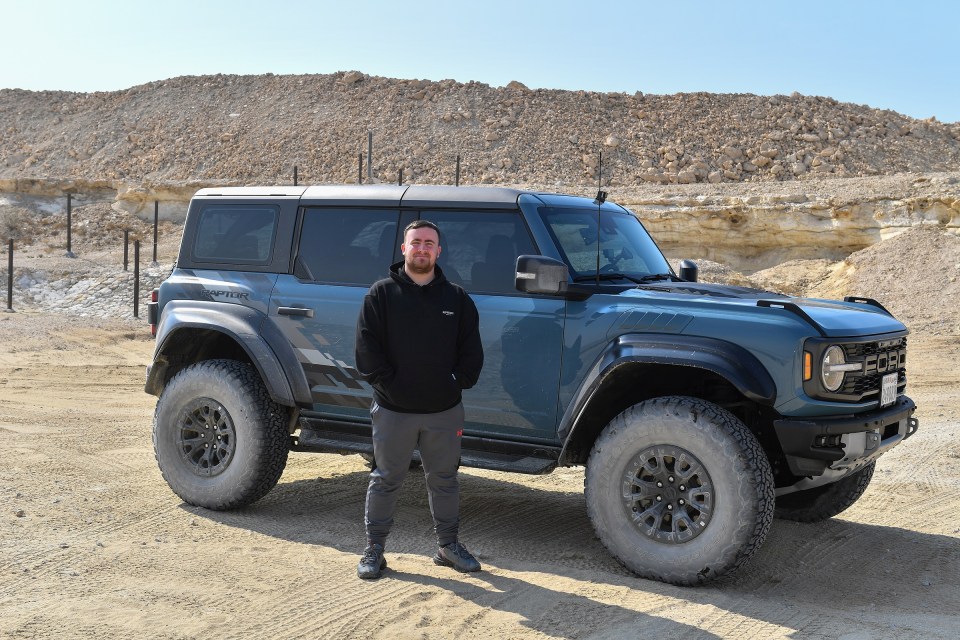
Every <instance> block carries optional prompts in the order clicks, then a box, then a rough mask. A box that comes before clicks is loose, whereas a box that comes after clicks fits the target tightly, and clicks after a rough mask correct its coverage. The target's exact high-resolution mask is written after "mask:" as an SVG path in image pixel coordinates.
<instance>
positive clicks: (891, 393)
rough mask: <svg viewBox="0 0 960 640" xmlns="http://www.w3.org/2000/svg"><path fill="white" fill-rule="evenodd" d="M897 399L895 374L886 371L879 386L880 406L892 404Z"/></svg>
mask: <svg viewBox="0 0 960 640" xmlns="http://www.w3.org/2000/svg"><path fill="white" fill-rule="evenodd" d="M896 399H897V374H896V373H888V374H887V375H885V376H883V382H882V384H881V387H880V406H881V407H885V406H887V405H888V404H893V401H894V400H896Z"/></svg>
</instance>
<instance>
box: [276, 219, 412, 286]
mask: <svg viewBox="0 0 960 640" xmlns="http://www.w3.org/2000/svg"><path fill="white" fill-rule="evenodd" d="M398 217H399V213H398V212H397V211H389V210H377V209H373V210H363V209H307V210H306V212H305V214H304V218H303V229H302V230H301V232H300V249H299V254H298V256H297V262H296V266H295V268H294V274H295V275H296V276H297V277H299V278H301V279H303V280H315V281H319V282H336V283H341V284H359V285H370V284H372V283H373V282H374V281H376V280H379V279H381V278H385V277H387V270H388V269H389V267H390V265H391V264H392V263H393V261H394V260H393V257H394V254H395V253H396V251H397V219H398Z"/></svg>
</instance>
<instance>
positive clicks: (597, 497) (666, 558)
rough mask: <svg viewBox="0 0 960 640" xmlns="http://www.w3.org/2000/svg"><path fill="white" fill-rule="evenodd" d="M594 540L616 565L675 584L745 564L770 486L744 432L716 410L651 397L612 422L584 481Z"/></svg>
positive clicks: (761, 530) (758, 534)
mask: <svg viewBox="0 0 960 640" xmlns="http://www.w3.org/2000/svg"><path fill="white" fill-rule="evenodd" d="M584 482H585V484H586V487H585V493H586V501H587V513H588V515H589V516H590V521H591V522H592V523H593V527H594V530H595V531H596V533H597V536H598V537H599V538H600V540H601V541H602V542H603V544H604V546H606V547H607V549H608V550H609V551H610V552H611V553H612V554H613V556H614V557H615V558H616V559H617V560H618V561H620V562H621V563H622V564H623V565H624V566H626V567H627V568H628V569H630V570H631V571H633V572H634V573H636V574H638V575H640V576H643V577H645V578H652V579H655V580H661V581H663V582H669V583H672V584H679V585H690V584H699V583H703V582H707V581H709V580H711V579H713V578H716V577H718V576H720V575H722V574H724V573H727V572H728V571H731V570H733V569H735V568H736V567H738V566H740V565H741V564H742V563H744V562H745V561H746V560H747V559H748V558H749V557H750V556H751V555H753V553H754V552H755V551H756V550H757V549H758V548H759V547H760V545H761V544H762V543H763V540H764V538H765V537H766V535H767V532H768V531H769V529H770V525H771V523H772V521H773V511H774V481H773V474H772V472H771V470H770V464H769V462H768V461H767V457H766V454H765V453H764V451H763V448H762V447H761V446H760V443H759V442H758V441H757V439H756V438H755V437H754V436H753V434H752V433H750V431H749V429H747V427H746V426H745V425H744V424H743V423H742V422H741V421H740V420H738V419H737V418H736V417H735V416H734V415H733V414H731V413H730V412H728V411H726V410H725V409H722V408H721V407H719V406H717V405H715V404H713V403H710V402H706V401H703V400H699V399H697V398H688V397H682V396H673V397H664V398H654V399H652V400H647V401H645V402H642V403H640V404H637V405H634V406H633V407H630V408H629V409H627V410H626V411H624V412H623V413H621V414H620V415H618V416H617V417H616V418H614V419H613V420H612V421H611V422H610V423H609V424H608V425H607V426H606V428H605V429H604V430H603V433H601V435H600V437H599V438H598V439H597V441H596V443H594V446H593V450H592V451H591V452H590V458H589V460H588V463H587V471H586V476H585V479H584Z"/></svg>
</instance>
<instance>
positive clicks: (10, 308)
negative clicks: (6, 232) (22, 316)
mask: <svg viewBox="0 0 960 640" xmlns="http://www.w3.org/2000/svg"><path fill="white" fill-rule="evenodd" d="M7 311H13V238H11V239H10V243H9V244H8V245H7Z"/></svg>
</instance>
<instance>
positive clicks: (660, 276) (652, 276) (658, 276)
mask: <svg viewBox="0 0 960 640" xmlns="http://www.w3.org/2000/svg"><path fill="white" fill-rule="evenodd" d="M657 280H669V281H670V282H683V280H681V279H680V278H678V277H677V276H675V275H673V274H672V273H649V274H647V275H645V276H643V277H641V278H637V279H636V280H634V282H636V283H637V284H646V283H648V282H656V281H657Z"/></svg>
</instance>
